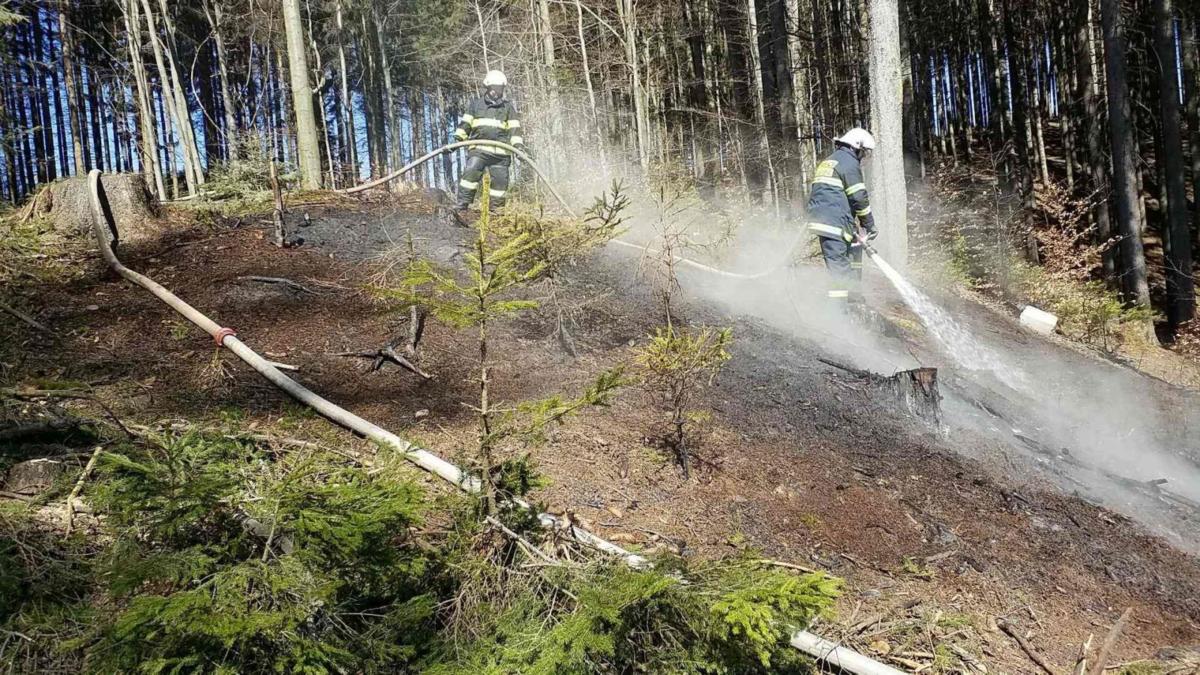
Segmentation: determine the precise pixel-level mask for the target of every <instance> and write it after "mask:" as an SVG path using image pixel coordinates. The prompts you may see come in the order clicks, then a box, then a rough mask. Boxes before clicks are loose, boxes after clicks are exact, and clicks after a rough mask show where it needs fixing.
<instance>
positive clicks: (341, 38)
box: [330, 0, 358, 181]
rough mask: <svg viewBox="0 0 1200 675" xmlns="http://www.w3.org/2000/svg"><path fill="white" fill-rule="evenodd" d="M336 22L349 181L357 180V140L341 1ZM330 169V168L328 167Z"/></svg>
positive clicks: (340, 0) (338, 2)
mask: <svg viewBox="0 0 1200 675" xmlns="http://www.w3.org/2000/svg"><path fill="white" fill-rule="evenodd" d="M334 16H335V19H336V21H337V36H338V37H337V40H338V74H339V75H340V76H341V85H342V105H341V112H342V129H343V135H344V136H345V139H346V161H347V162H348V163H349V164H350V176H349V177H350V180H351V181H355V180H358V138H357V135H356V133H355V129H354V99H353V98H352V97H351V96H350V72H349V66H347V65H346V24H345V20H344V18H343V9H342V0H338V1H337V4H336V6H335V7H334ZM330 168H331V169H332V167H330Z"/></svg>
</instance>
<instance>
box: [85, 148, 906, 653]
mask: <svg viewBox="0 0 1200 675" xmlns="http://www.w3.org/2000/svg"><path fill="white" fill-rule="evenodd" d="M100 176H101V172H100V170H99V169H92V171H91V173H89V174H88V192H89V194H90V202H91V206H92V231H93V233H94V234H95V235H96V243H97V244H98V245H99V247H100V254H101V255H102V256H103V257H104V260H105V262H106V263H108V266H109V267H111V268H112V269H113V270H114V271H115V272H116V273H117V274H119V275H121V276H122V277H124V278H125V279H128V280H129V281H131V282H133V283H135V284H137V285H138V286H141V287H142V288H145V289H146V290H148V291H150V292H151V293H153V294H154V295H155V297H157V298H158V299H160V300H162V301H163V302H164V303H166V304H167V305H168V306H170V307H171V308H172V309H174V310H175V311H177V312H179V313H180V314H182V315H183V316H184V318H186V319H187V320H188V321H191V322H192V323H193V324H195V325H196V326H198V327H200V329H201V330H203V331H204V332H206V333H208V334H209V335H211V336H212V337H213V339H214V340H215V341H216V342H217V344H219V345H222V346H224V347H227V348H228V349H229V351H231V352H233V353H234V354H235V355H236V356H237V357H238V358H240V359H241V360H242V361H244V362H245V363H246V365H248V366H250V367H251V368H253V369H254V370H256V371H258V373H259V374H260V375H262V376H263V377H265V378H267V380H269V381H270V382H271V383H272V384H274V385H275V386H277V387H279V388H280V389H282V390H284V391H285V392H287V393H288V394H289V395H290V396H292V398H295V399H296V400H297V401H300V402H301V403H304V404H305V405H308V406H310V407H312V408H313V410H316V411H317V412H319V413H320V414H321V415H322V416H324V417H325V418H326V419H328V420H330V421H332V422H334V423H336V424H338V425H339V426H342V427H344V428H346V429H350V430H351V431H354V432H357V433H359V434H362V435H363V436H366V437H367V438H369V439H371V440H373V441H375V442H376V443H380V444H383V445H388V446H391V447H393V448H395V449H397V450H399V451H400V452H402V453H404V456H405V458H406V459H408V460H409V461H410V462H412V463H413V464H416V465H417V466H419V467H421V468H422V469H425V470H426V471H428V472H430V473H433V474H435V475H437V476H440V477H441V478H443V479H445V480H446V481H447V482H449V483H452V484H454V485H455V486H457V487H458V488H459V489H461V490H463V491H465V492H478V491H479V490H480V488H481V485H480V481H479V479H478V478H475V477H473V476H471V475H470V474H468V473H467V472H465V471H463V470H462V469H460V468H459V467H458V466H455V465H454V464H451V463H450V462H447V461H446V460H444V459H442V458H441V457H438V456H437V455H435V454H433V453H432V452H429V451H428V450H425V449H424V448H419V447H417V446H415V445H413V444H412V443H409V442H408V441H406V440H404V439H402V438H400V437H399V436H397V435H395V434H393V433H392V432H390V431H388V430H386V429H384V428H382V427H380V426H378V425H376V424H374V423H372V422H368V421H367V420H365V419H363V418H361V417H359V416H358V415H355V414H354V413H352V412H350V411H349V410H346V409H345V408H343V407H341V406H339V405H337V404H335V403H332V402H330V401H328V400H326V399H324V398H322V397H320V396H318V395H317V394H316V393H314V392H313V391H312V390H310V389H308V388H307V387H305V386H304V385H302V384H300V383H299V382H297V381H295V380H293V379H292V378H290V377H288V376H287V375H284V374H283V372H282V371H280V370H279V369H278V368H276V367H275V365H274V364H273V362H271V361H268V360H267V359H265V358H263V357H262V356H260V355H259V354H258V353H257V352H255V351H254V350H253V349H251V348H250V347H248V346H247V345H246V344H245V343H244V342H242V341H241V340H239V339H238V338H237V336H236V335H234V333H233V331H232V330H231V329H229V328H222V327H221V326H220V325H219V324H217V323H216V322H215V321H213V320H212V319H210V318H208V317H207V316H205V315H204V314H203V313H201V312H200V311H199V310H197V309H196V308H194V307H192V306H191V305H189V304H187V303H186V302H184V301H183V300H182V299H180V298H179V296H177V295H175V294H174V293H172V292H171V291H168V290H167V289H166V288H164V287H163V286H161V285H160V284H158V283H157V282H156V281H154V280H153V279H151V278H149V277H147V276H145V275H143V274H139V273H137V272H135V271H133V270H131V269H129V268H128V267H126V266H125V265H124V264H122V263H121V261H120V260H119V259H118V258H117V256H116V253H114V252H113V250H112V246H111V245H110V244H109V233H110V232H111V233H113V234H114V235H115V234H116V232H117V230H116V223H115V222H113V220H112V214H111V213H110V212H108V211H107V210H106V208H105V205H107V204H108V199H107V197H105V196H103V195H104V185H103V183H102V182H101V180H100ZM106 230H107V231H106ZM697 264H698V263H697ZM514 502H515V503H516V504H518V505H519V506H521V507H522V508H524V509H529V508H530V505H529V503H528V502H526V501H524V500H522V499H516V500H514ZM538 522H540V523H541V524H542V526H543V527H545V528H547V529H562V521H560V520H559V519H558V518H556V517H555V516H552V515H550V514H548V513H539V514H538ZM569 530H570V533H571V536H573V537H574V538H575V540H576V541H579V542H580V543H583V544H586V545H588V546H591V547H593V548H596V549H598V550H600V551H604V552H605V553H609V554H611V555H615V556H618V557H620V558H621V559H622V560H624V561H625V563H626V564H627V565H629V566H630V567H634V568H638V569H645V568H649V567H651V566H652V565H651V563H650V561H649V560H647V559H646V558H643V557H642V556H640V555H637V554H636V553H632V552H630V551H627V550H626V549H624V548H621V547H620V546H618V545H616V544H614V543H612V542H610V541H608V540H606V539H603V538H601V537H598V536H596V535H595V534H592V533H591V532H588V531H587V530H585V529H583V528H581V527H578V526H575V525H571V527H570V528H569ZM790 644H791V645H792V646H793V647H795V648H796V649H799V650H800V651H803V652H805V653H807V654H809V655H810V656H813V657H814V658H817V659H819V660H822V661H825V662H827V663H830V664H831V665H836V666H838V667H840V668H841V669H842V670H845V671H847V672H851V673H855V675H896V674H898V673H900V672H901V671H898V670H896V669H895V668H892V667H890V666H886V665H884V664H882V663H879V662H878V661H875V660H873V659H870V658H868V657H866V656H863V655H862V654H859V653H858V652H855V651H854V650H852V649H848V648H846V647H839V646H837V645H834V644H833V643H832V642H829V641H828V640H825V639H823V638H820V637H818V636H816V635H813V634H812V633H809V632H808V631H798V632H796V633H793V634H792V637H791V641H790Z"/></svg>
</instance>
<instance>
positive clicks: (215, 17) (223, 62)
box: [203, 0, 240, 161]
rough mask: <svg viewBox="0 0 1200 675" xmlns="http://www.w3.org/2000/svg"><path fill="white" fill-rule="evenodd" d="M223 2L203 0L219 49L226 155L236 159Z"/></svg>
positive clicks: (236, 143)
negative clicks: (223, 30) (224, 33)
mask: <svg viewBox="0 0 1200 675" xmlns="http://www.w3.org/2000/svg"><path fill="white" fill-rule="evenodd" d="M221 3H222V0H203V6H204V15H205V16H206V17H207V18H208V24H209V26H211V27H212V32H213V43H214V44H215V45H216V50H217V74H218V77H219V79H220V83H221V107H222V111H223V113H224V128H223V131H224V135H225V157H226V158H227V159H228V160H230V161H236V160H237V159H238V156H239V152H240V148H238V142H239V140H240V139H239V138H238V126H237V116H236V115H235V114H234V111H235V110H237V102H236V101H234V100H233V96H232V90H231V89H230V88H229V53H228V51H226V49H225V36H224V35H223V34H222V31H221V27H222V26H221V22H222V18H223V14H224V11H225V10H224V7H223V5H222V4H221Z"/></svg>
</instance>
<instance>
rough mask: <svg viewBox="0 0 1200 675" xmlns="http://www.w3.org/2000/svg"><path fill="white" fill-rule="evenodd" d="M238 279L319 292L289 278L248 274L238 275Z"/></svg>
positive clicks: (312, 292)
mask: <svg viewBox="0 0 1200 675" xmlns="http://www.w3.org/2000/svg"><path fill="white" fill-rule="evenodd" d="M238 281H259V282H262V283H264V284H283V285H284V286H288V287H290V288H294V289H296V290H298V291H300V292H301V293H308V294H309V295H319V293H317V292H316V291H314V290H312V289H311V288H309V287H308V286H305V285H304V284H301V283H298V282H295V281H292V280H291V279H285V278H284V277H260V276H254V275H250V276H244V277H238Z"/></svg>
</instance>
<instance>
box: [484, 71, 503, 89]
mask: <svg viewBox="0 0 1200 675" xmlns="http://www.w3.org/2000/svg"><path fill="white" fill-rule="evenodd" d="M507 84H508V78H507V77H505V76H504V73H502V72H500V71H499V70H489V71H488V72H487V75H484V76H483V86H485V87H503V86H506V85H507Z"/></svg>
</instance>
